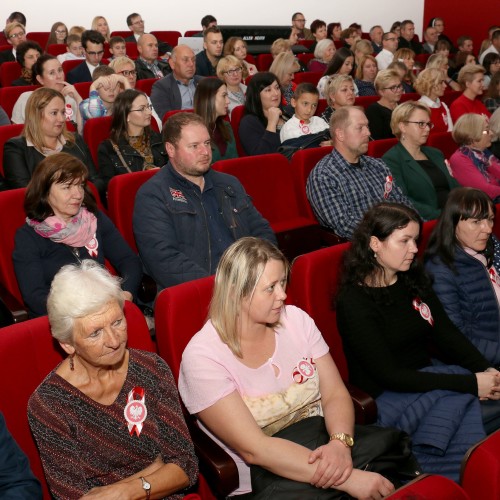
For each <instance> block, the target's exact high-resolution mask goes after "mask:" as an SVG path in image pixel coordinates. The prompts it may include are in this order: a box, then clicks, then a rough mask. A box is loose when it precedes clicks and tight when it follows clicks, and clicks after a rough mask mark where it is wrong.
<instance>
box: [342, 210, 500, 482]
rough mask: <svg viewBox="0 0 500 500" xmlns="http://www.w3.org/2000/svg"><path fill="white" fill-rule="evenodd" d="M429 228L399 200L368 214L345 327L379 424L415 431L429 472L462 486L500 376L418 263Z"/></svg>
mask: <svg viewBox="0 0 500 500" xmlns="http://www.w3.org/2000/svg"><path fill="white" fill-rule="evenodd" d="M420 224H421V222H420V218H419V216H418V214H417V213H416V212H415V211H414V210H413V209H411V208H408V207H405V206H403V205H399V204H394V203H381V204H379V205H377V206H375V207H373V208H372V209H370V210H369V211H368V212H367V213H366V214H365V216H364V218H363V220H362V221H361V223H360V225H359V226H358V228H357V230H356V232H355V233H354V236H353V241H352V247H351V249H350V250H349V251H348V252H347V254H346V259H345V269H344V275H343V283H342V286H341V289H340V294H339V297H338V303H337V321H338V328H339V332H340V334H341V336H342V339H343V342H344V349H345V353H346V356H347V360H348V365H349V374H350V381H351V382H353V383H354V384H355V385H358V386H359V387H361V388H362V389H364V390H365V391H367V392H368V393H369V394H371V395H372V396H373V397H375V398H377V408H378V423H379V424H381V425H388V426H395V427H399V428H401V429H403V430H405V431H406V432H408V433H409V434H411V435H412V437H413V440H414V452H415V454H416V455H417V458H418V459H419V460H420V461H421V465H422V467H423V469H424V471H425V472H433V473H440V474H444V475H446V476H448V477H450V478H452V479H454V480H458V475H459V468H460V460H461V457H462V455H463V454H464V453H465V452H466V451H467V449H468V448H469V447H470V446H471V445H472V444H474V442H477V441H478V440H480V439H481V437H482V436H483V435H484V429H483V425H482V421H481V409H480V404H479V399H490V400H495V401H498V400H499V399H500V374H499V372H498V371H497V370H496V369H494V368H492V367H490V365H489V363H488V361H486V359H485V358H484V357H483V356H482V355H481V354H480V353H479V351H478V350H477V349H476V348H475V347H474V346H473V345H472V344H471V343H470V342H469V341H468V339H466V338H465V337H464V336H463V335H462V334H461V333H460V331H459V330H458V329H457V328H456V327H455V325H454V324H453V323H452V322H451V320H450V319H449V318H448V316H447V315H446V313H445V311H444V309H443V307H442V306H441V303H440V302H439V300H438V299H437V297H436V295H435V294H434V292H433V291H432V288H431V287H430V284H429V282H428V279H427V278H426V276H425V274H424V272H423V270H422V268H421V267H420V265H419V264H418V263H417V261H416V260H415V258H416V254H417V244H416V242H417V239H418V237H419V234H420ZM429 340H432V342H433V343H434V344H435V347H436V351H437V353H439V354H440V359H441V361H439V362H438V361H435V360H433V359H432V356H431V352H430V351H429V349H428V341H429ZM433 355H434V353H433ZM443 361H444V362H447V363H450V364H444V363H443ZM478 397H479V398H478ZM493 404H494V405H495V404H496V405H497V406H498V405H499V403H493ZM499 410H500V407H499ZM447 411H449V414H447ZM460 411H463V412H464V413H463V414H462V415H460V417H459V416H458V415H459V413H458V412H460ZM424 417H425V418H424ZM436 422H437V423H436ZM427 424H431V428H430V429H429V428H427V427H426V425H427ZM436 425H437V426H438V427H437V429H438V433H439V439H436V437H435V435H433V434H432V433H433V432H435V431H436Z"/></svg>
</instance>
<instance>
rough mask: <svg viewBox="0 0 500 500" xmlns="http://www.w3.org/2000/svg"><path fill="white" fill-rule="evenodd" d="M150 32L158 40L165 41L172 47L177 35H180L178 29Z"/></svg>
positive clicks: (175, 43)
mask: <svg viewBox="0 0 500 500" xmlns="http://www.w3.org/2000/svg"><path fill="white" fill-rule="evenodd" d="M151 34H152V35H154V36H155V37H156V38H157V39H158V40H159V41H160V40H161V41H162V42H167V43H168V44H169V45H171V46H172V47H177V43H178V41H179V37H180V36H182V35H181V33H180V31H152V32H151ZM160 55H162V54H160Z"/></svg>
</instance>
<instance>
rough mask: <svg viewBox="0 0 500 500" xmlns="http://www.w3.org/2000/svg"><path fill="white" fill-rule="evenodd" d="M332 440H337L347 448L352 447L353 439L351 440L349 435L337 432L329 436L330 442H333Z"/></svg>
mask: <svg viewBox="0 0 500 500" xmlns="http://www.w3.org/2000/svg"><path fill="white" fill-rule="evenodd" d="M334 439H338V440H339V441H341V442H342V443H344V445H345V446H346V447H347V448H352V447H353V446H354V439H353V438H352V436H351V435H349V434H345V433H344V432H337V433H335V434H332V435H331V436H330V441H333V440H334Z"/></svg>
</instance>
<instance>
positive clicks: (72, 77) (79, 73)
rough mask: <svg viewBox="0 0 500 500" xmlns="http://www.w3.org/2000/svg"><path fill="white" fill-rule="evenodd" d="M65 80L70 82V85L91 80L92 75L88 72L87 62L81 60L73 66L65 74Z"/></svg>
mask: <svg viewBox="0 0 500 500" xmlns="http://www.w3.org/2000/svg"><path fill="white" fill-rule="evenodd" d="M66 80H67V81H68V83H71V85H73V84H75V83H81V82H91V81H92V75H91V74H90V70H89V67H88V66H87V62H86V61H83V62H82V63H81V64H79V65H78V66H77V67H76V68H73V69H72V70H71V71H69V72H68V74H67V75H66Z"/></svg>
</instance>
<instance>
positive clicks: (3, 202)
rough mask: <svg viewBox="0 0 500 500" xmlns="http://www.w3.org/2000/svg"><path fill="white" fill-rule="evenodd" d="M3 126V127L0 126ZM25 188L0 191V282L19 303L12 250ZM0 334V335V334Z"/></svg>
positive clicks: (20, 215) (21, 210) (22, 216)
mask: <svg viewBox="0 0 500 500" xmlns="http://www.w3.org/2000/svg"><path fill="white" fill-rule="evenodd" d="M0 128H3V127H0ZM25 191H26V189H25V188H19V189H12V190H10V191H1V192H0V214H2V217H0V234H1V235H2V237H1V238H0V282H1V283H2V284H3V285H4V286H5V288H6V289H7V290H8V291H9V293H10V294H11V295H13V296H14V297H15V298H16V299H17V300H18V301H19V302H20V303H21V304H22V303H23V300H22V298H21V292H20V290H19V286H18V284H17V279H16V273H15V272H14V264H13V262H12V252H13V251H14V237H15V234H16V231H17V230H18V229H19V228H20V227H21V226H22V225H23V224H24V220H25V217H26V214H25V213H24V193H25ZM0 336H1V335H0Z"/></svg>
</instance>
